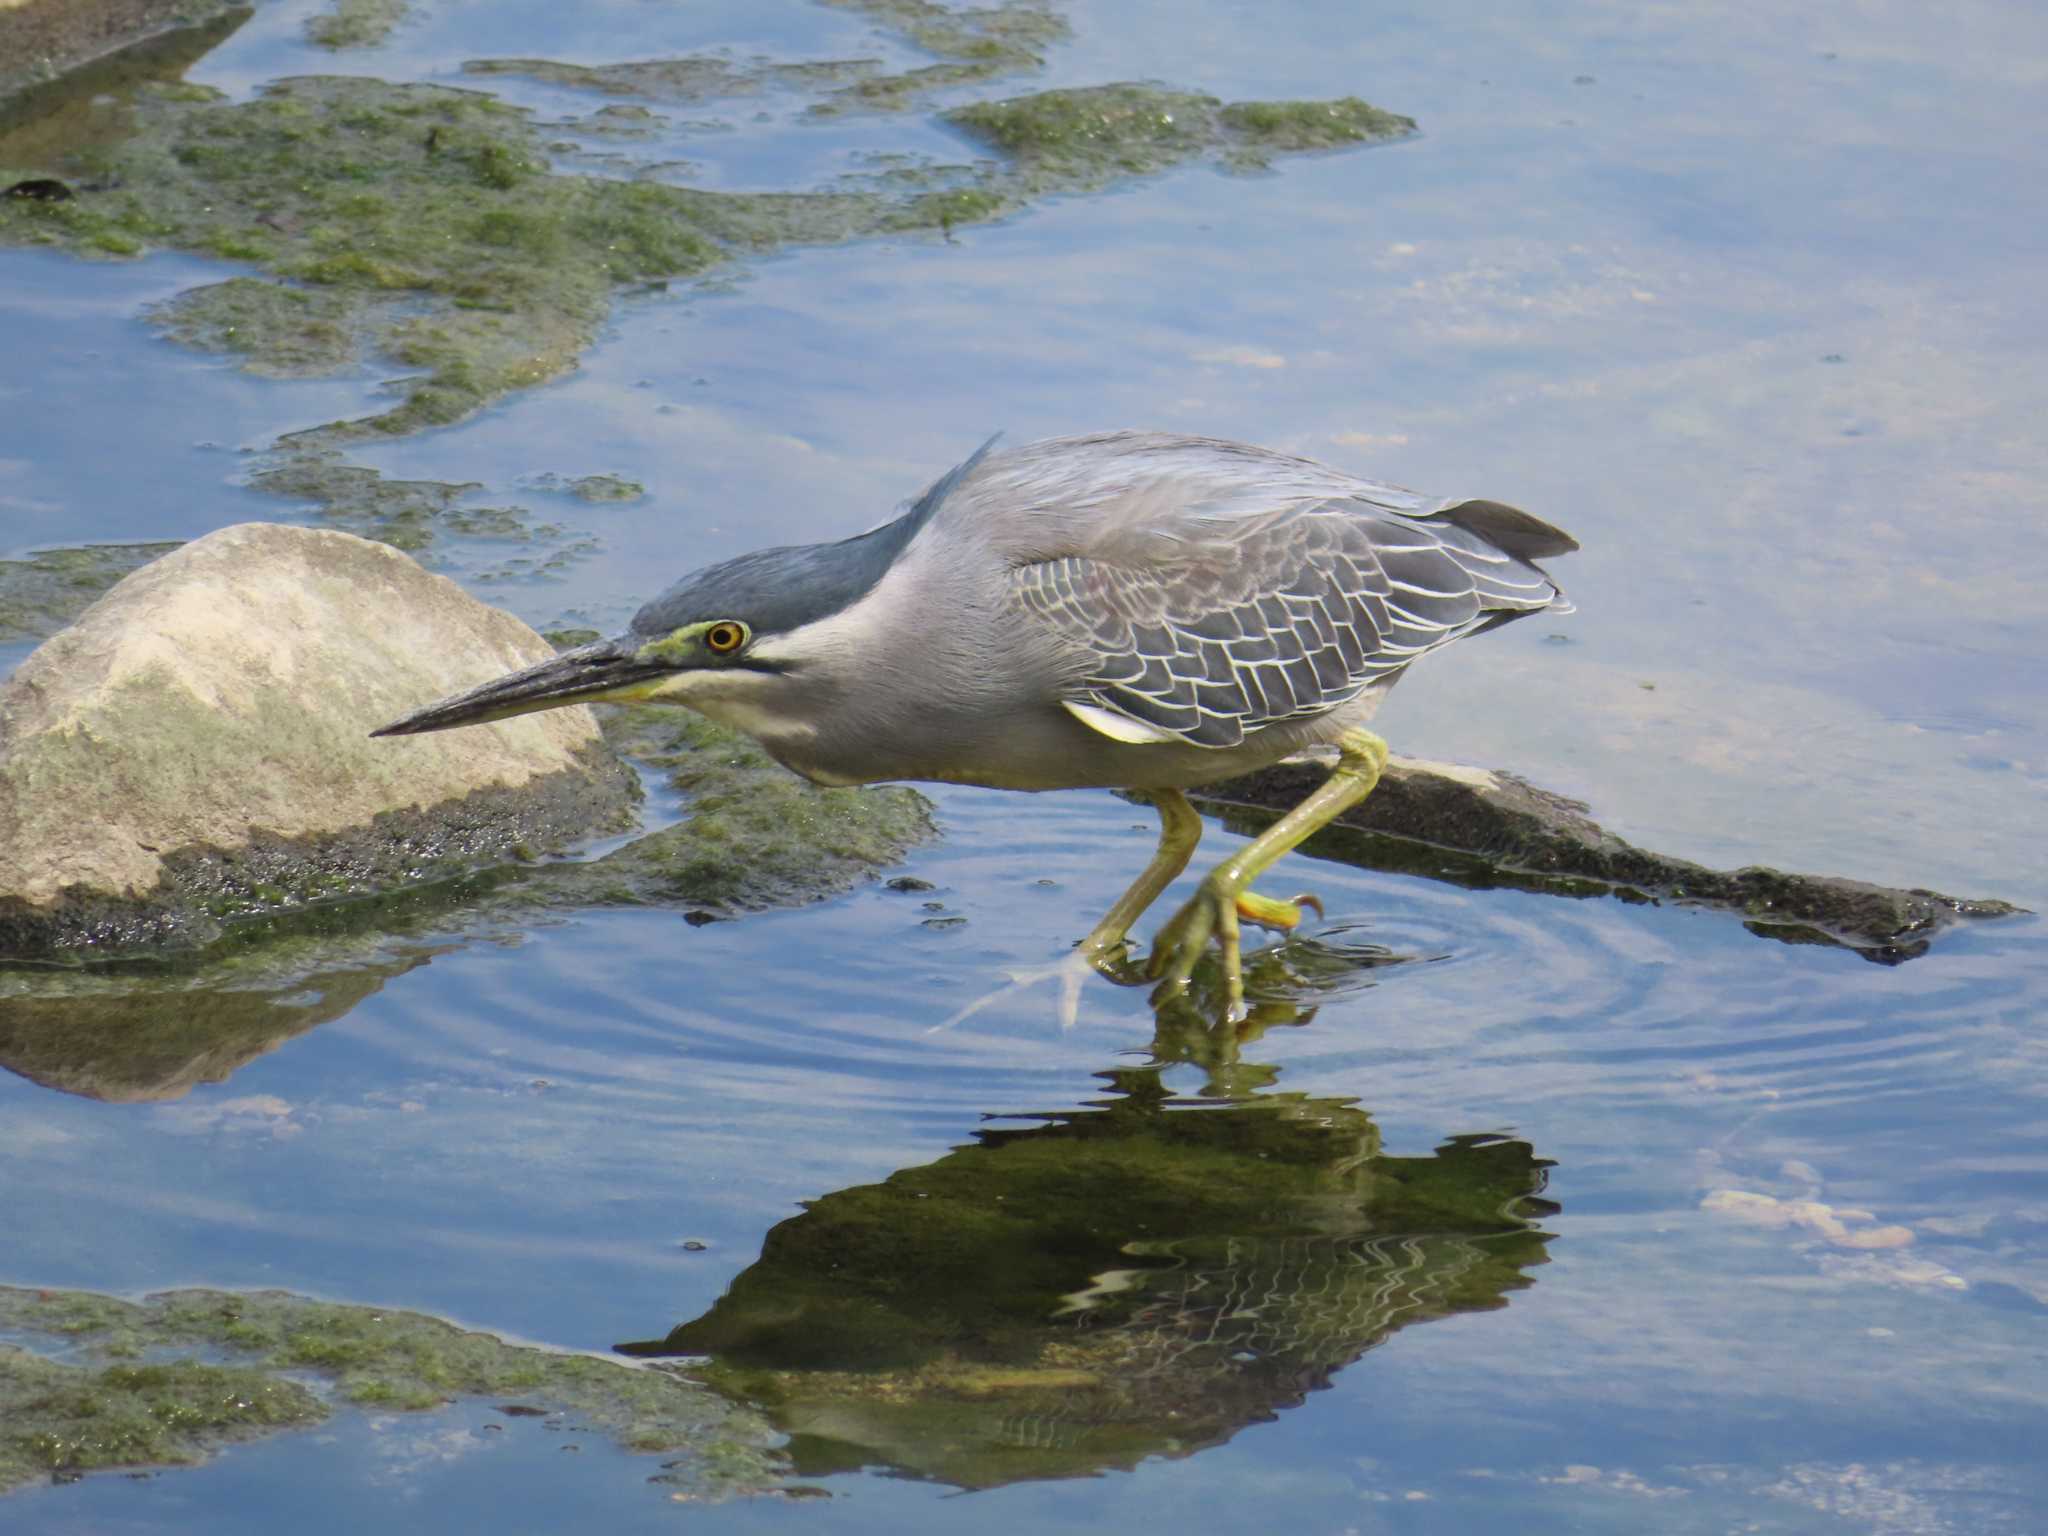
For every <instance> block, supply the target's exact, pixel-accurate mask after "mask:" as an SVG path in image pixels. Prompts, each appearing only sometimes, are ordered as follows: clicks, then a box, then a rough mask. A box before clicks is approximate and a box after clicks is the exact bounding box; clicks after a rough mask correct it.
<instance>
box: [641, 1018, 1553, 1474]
mask: <svg viewBox="0 0 2048 1536" xmlns="http://www.w3.org/2000/svg"><path fill="white" fill-rule="evenodd" d="M1256 1027H1257V1026H1254V1032H1255V1031H1256ZM1175 1033H1176V1031H1175V1027H1174V1026H1173V1025H1172V1024H1171V1023H1170V1022H1169V1023H1166V1024H1163V1025H1162V1030H1161V1040H1160V1041H1159V1042H1158V1045H1159V1046H1160V1047H1164V1049H1158V1050H1156V1051H1155V1059H1154V1061H1153V1063H1151V1064H1150V1065H1147V1066H1143V1067H1129V1068H1121V1069H1117V1070H1112V1071H1109V1072H1105V1073H1103V1074H1101V1075H1102V1076H1103V1078H1104V1079H1105V1080H1106V1082H1107V1083H1108V1085H1109V1087H1110V1090H1111V1091H1110V1093H1109V1094H1108V1095H1107V1096H1106V1097H1104V1098H1103V1099H1101V1100H1098V1101H1095V1102H1093V1103H1091V1104H1089V1105H1087V1106H1085V1107H1084V1108H1081V1109H1078V1110H1073V1111H1065V1112H1061V1113H1057V1114H1047V1115H1041V1116H1031V1117H1019V1118H1026V1119H1029V1120H1031V1121H1033V1122H1035V1123H1031V1124H1027V1125H1022V1126H1000V1127H999V1126H991V1127H989V1128H987V1129H984V1130H982V1131H979V1132H977V1133H976V1136H975V1139H974V1141H973V1142H972V1143H971V1144H969V1145H966V1146H963V1147H960V1148H958V1149H956V1150H955V1151H953V1152H952V1153H950V1154H949V1155H947V1156H946V1157H944V1158H941V1159H940V1160H939V1161H937V1162H935V1163H932V1164H929V1165H927V1166H925V1167H921V1168H910V1169H905V1170H904V1171H902V1172H900V1173H897V1174H895V1175H893V1176H891V1177H890V1178H889V1179H887V1180H885V1181H884V1182H882V1183H880V1184H872V1185H865V1186H862V1187H859V1188H854V1189H847V1190H841V1191H839V1192H837V1193H835V1194H830V1195H827V1196H825V1197H824V1198H823V1199H821V1200H818V1201H816V1202H814V1203H813V1204H811V1205H810V1206H809V1207H807V1208H806V1210H805V1211H804V1212H803V1214H801V1215H799V1216H795V1217H792V1218H791V1219H790V1220H788V1221H785V1222H783V1223H781V1224H780V1225H779V1226H777V1227H775V1228H774V1229H773V1230H772V1231H770V1232H769V1234H768V1236H767V1239H766V1241H765V1242H764V1244H763V1246H762V1252H761V1257H760V1258H759V1260H757V1261H756V1262H755V1263H754V1264H753V1265H752V1266H751V1267H750V1268H749V1269H747V1270H746V1271H744V1272H743V1273H742V1274H740V1275H739V1276H738V1278H737V1279H735V1280H734V1282H733V1284H732V1287H731V1289H730V1290H729V1291H728V1292H727V1294H726V1295H725V1296H724V1297H723V1298H721V1299H720V1300H719V1301H718V1303H717V1304H716V1305H715V1306H713V1307H712V1308H711V1310H710V1311H709V1312H707V1313H705V1314H704V1315H703V1316H702V1317H699V1318H697V1319H695V1320H694V1321H691V1322H687V1323H684V1324H682V1325H680V1326H679V1327H677V1328H675V1329H674V1330H673V1331H671V1332H670V1333H669V1335H668V1336H667V1337H666V1338H664V1339H661V1340H657V1341H650V1342H646V1343H637V1344H626V1345H621V1346H620V1348H621V1349H622V1350H623V1351H624V1352H626V1353H628V1354H634V1355H642V1356H673V1355H704V1356H708V1357H710V1358H709V1359H708V1361H706V1362H705V1363H703V1364H702V1365H700V1366H698V1367H697V1368H696V1369H695V1370H693V1372H692V1374H694V1375H697V1376H698V1377H700V1378H701V1379H702V1380H703V1381H705V1382H706V1383H707V1384H709V1385H711V1386H713V1387H715V1388H717V1389H718V1390H720V1391H721V1392H724V1393H726V1394H727V1395H728V1396H730V1397H732V1398H734V1399H736V1400H739V1401H743V1402H746V1403H748V1404H752V1405H756V1406H759V1407H761V1408H763V1409H764V1410H765V1411H767V1412H768V1413H769V1415H770V1416H771V1418H773V1419H774V1421H775V1422H776V1423H777V1425H778V1426H779V1427H780V1428H782V1429H783V1430H784V1431H786V1432H787V1433H788V1434H789V1435H790V1436H791V1439H790V1444H789V1447H788V1454H789V1455H790V1457H791V1459H792V1461H793V1463H794V1467H793V1470H794V1472H795V1473H796V1474H797V1475H798V1476H804V1477H816V1476H821V1475H825V1474H828V1473H832V1472H839V1471H847V1470H852V1469H855V1468H860V1467H881V1468H886V1469H889V1470H891V1471H894V1472H896V1473H898V1474H900V1475H907V1476H912V1477H918V1478H929V1479H932V1480H934V1481H938V1482H943V1483H949V1484H953V1485H955V1486H958V1487H962V1488H987V1487H994V1486H997V1485H1000V1484H1004V1483H1010V1482H1016V1481H1021V1480H1026V1479H1037V1478H1058V1477H1076V1476H1085V1475H1089V1474H1092V1473H1097V1472H1101V1471H1104V1470H1108V1469H1112V1468H1129V1467H1131V1466H1134V1465H1136V1464H1137V1463H1138V1462H1139V1461H1141V1460H1143V1459H1145V1458H1147V1457H1152V1456H1168V1457H1180V1456H1187V1455H1192V1454H1193V1453H1195V1452H1196V1451H1199V1450H1202V1449H1204V1448H1206V1447H1208V1446H1213V1445H1220V1444H1222V1443H1223V1442H1225V1441H1227V1440H1229V1439H1230V1438H1231V1437H1232V1436H1233V1435H1235V1434H1236V1433H1237V1431H1238V1430H1240V1429H1242V1428H1244V1427H1245V1426H1246V1425H1249V1424H1257V1423H1263V1422H1266V1421H1269V1420H1271V1419H1273V1418H1274V1417H1275V1416H1276V1415H1277V1414H1278V1413H1280V1412H1281V1411H1283V1410H1285V1409H1288V1408H1291V1407H1294V1406H1297V1405H1298V1404H1300V1403H1301V1402H1302V1401H1303V1400H1304V1398H1305V1397H1306V1396H1307V1394H1308V1393H1310V1392H1314V1391H1317V1390H1319V1389H1321V1388H1323V1387H1326V1386H1328V1385H1329V1384H1330V1382H1331V1380H1332V1378H1333V1377H1334V1376H1335V1375H1336V1373H1337V1372H1338V1371H1340V1370H1342V1369H1343V1368H1344V1367H1346V1366H1347V1365H1350V1364H1351V1363H1352V1362H1353V1361H1355V1360H1357V1359H1358V1358H1359V1357H1360V1356H1361V1355H1363V1354H1364V1353H1365V1352H1366V1351H1367V1350H1369V1349H1371V1348H1372V1347H1373V1346H1374V1345H1376V1344H1378V1343H1380V1342H1381V1341H1382V1340H1383V1339H1385V1338H1387V1337H1388V1336H1389V1335H1391V1334H1392V1333H1394V1332H1395V1331H1396V1330H1397V1329H1400V1328H1402V1327H1405V1326H1407V1325H1409V1324H1411V1323H1418V1322H1426V1321H1428V1320H1430V1319H1432V1318H1437V1317H1445V1316H1449V1315H1451V1314H1453V1313H1458V1312H1473V1311H1484V1310H1487V1309H1491V1308H1495V1307H1500V1306H1504V1305H1506V1299H1507V1294H1508V1293H1509V1292H1510V1291H1513V1290H1517V1289H1520V1288H1522V1287H1524V1286H1527V1285H1529V1284H1530V1283H1531V1278H1530V1276H1529V1275H1528V1273H1527V1271H1528V1270H1529V1269H1530V1268H1531V1267H1532V1266H1534V1265H1537V1264H1540V1263H1542V1262H1544V1259H1545V1247H1546V1244H1547V1242H1548V1239H1549V1234H1547V1233H1545V1232H1542V1231H1540V1230H1539V1229H1538V1228H1537V1227H1536V1226H1535V1225H1534V1223H1535V1222H1536V1221H1538V1220H1540V1219H1541V1218H1542V1217H1544V1216H1545V1215H1548V1214H1550V1213H1552V1212H1554V1211H1555V1210H1556V1207H1555V1206H1553V1205H1552V1204H1550V1202H1548V1201H1546V1200H1544V1199H1542V1198H1541V1197H1540V1195H1541V1191H1542V1190H1543V1188H1544V1182H1545V1170H1546V1169H1547V1168H1548V1167H1549V1166H1550V1164H1549V1163H1547V1162H1546V1161H1545V1160H1543V1159H1541V1158H1539V1157H1537V1156H1536V1155H1535V1153H1534V1151H1533V1150H1532V1149H1531V1148H1530V1147H1529V1146H1528V1145H1527V1144H1526V1143H1524V1142H1520V1141H1514V1140H1509V1139H1506V1138H1503V1137H1498V1136H1460V1137H1454V1138H1452V1139H1451V1140H1450V1141H1448V1142H1446V1143H1445V1144H1444V1145H1442V1146H1440V1147H1439V1148H1437V1150H1436V1151H1435V1152H1434V1153H1432V1154H1430V1155H1429V1156H1426V1157H1393V1156H1389V1155H1387V1154H1386V1153H1385V1152H1384V1151H1383V1150H1382V1148H1381V1145H1380V1135H1379V1131H1378V1128H1377V1127H1376V1126H1375V1125H1374V1124H1373V1121H1372V1119H1371V1117H1370V1116H1369V1115H1368V1114H1367V1113H1366V1112H1365V1111H1364V1110H1362V1109H1360V1108H1358V1107H1357V1105H1356V1104H1355V1103H1353V1102H1351V1101H1349V1100H1345V1099H1333V1098H1313V1097H1310V1096H1308V1095H1305V1094H1299V1093H1284V1092H1268V1093H1262V1094H1257V1095H1253V1096H1237V1097H1227V1098H1226V1097H1215V1098H1209V1097H1205V1098H1200V1099H1185V1098H1178V1097H1176V1096H1175V1095H1174V1094H1173V1093H1172V1092H1171V1091H1170V1090H1169V1089H1168V1088H1167V1087H1166V1085H1165V1084H1164V1082H1163V1081H1162V1079H1161V1067H1162V1066H1163V1065H1165V1064H1167V1063H1169V1062H1174V1061H1185V1060H1196V1059H1203V1058H1207V1057H1217V1056H1220V1057H1228V1056H1231V1055H1232V1054H1233V1053H1232V1052H1231V1051H1230V1050H1229V1049H1228V1047H1227V1045H1225V1046H1220V1047H1219V1046H1218V1044H1217V1042H1216V1041H1215V1040H1214V1038H1213V1037H1205V1039H1204V1040H1202V1041H1199V1042H1198V1041H1196V1040H1194V1039H1191V1038H1181V1039H1179V1040H1178V1041H1176V1040H1175V1039H1174V1038H1173V1036H1174V1035H1175ZM1205 1064H1207V1065H1209V1067H1210V1071H1211V1079H1212V1084H1213V1083H1214V1082H1215V1080H1216V1078H1217V1076H1218V1074H1219V1072H1222V1071H1223V1070H1224V1064H1223V1063H1222V1062H1220V1061H1211V1062H1206V1063H1205ZM1258 1070H1259V1069H1255V1068H1250V1067H1246V1066H1243V1065H1242V1064H1240V1065H1238V1066H1237V1067H1236V1069H1235V1071H1236V1075H1237V1076H1238V1078H1239V1079H1240V1080H1243V1079H1246V1078H1249V1077H1250V1076H1253V1075H1255V1073H1256V1072H1257V1071H1258ZM1265 1070H1266V1071H1267V1073H1268V1075H1270V1069H1265Z"/></svg>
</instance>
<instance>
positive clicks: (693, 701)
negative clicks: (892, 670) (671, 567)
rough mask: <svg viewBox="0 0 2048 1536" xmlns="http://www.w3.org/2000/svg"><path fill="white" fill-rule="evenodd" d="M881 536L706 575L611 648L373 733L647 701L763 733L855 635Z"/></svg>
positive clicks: (571, 654)
mask: <svg viewBox="0 0 2048 1536" xmlns="http://www.w3.org/2000/svg"><path fill="white" fill-rule="evenodd" d="M889 531H890V530H889V529H888V528H883V529H877V530H876V531H875V532H874V533H872V534H866V535H863V536H861V537H860V538H855V539H847V540H844V541H842V542H840V543H837V544H814V545H806V546H802V547H798V548H790V549H764V550H758V551H756V552H755V553H753V554H749V555H742V556H740V557H739V558H738V559H736V560H728V561H725V562H724V563H723V564H720V565H715V566H711V567H709V568H708V569H706V570H703V571H699V572H697V573H696V574H695V575H692V576H686V577H684V578H683V580H681V581H679V582H677V583H676V584H675V585H674V586H673V587H671V588H669V590H668V591H666V592H664V593H663V594H662V595H661V596H660V597H657V598H656V599H654V601H653V602H651V603H649V604H647V606H646V607H644V608H642V609H641V610H640V611H639V613H637V614H636V615H634V618H633V623H632V626H631V627H630V628H629V629H628V630H627V631H626V633H624V634H623V635H620V636H618V637H616V638H615V639H611V640H599V641H597V642H595V643H594V644H591V645H582V646H578V647H576V648H575V649H574V650H570V651H564V652H563V653H562V654H561V655H559V656H556V657H554V658H553V659H552V660H549V661H543V662H539V663H537V664H536V665H534V666H531V667H526V668H523V669H522V670H520V671H518V672H513V673H510V674H508V675H506V676H504V677H500V678H495V679H493V680H492V681H490V682H487V683H484V684H483V685H481V686H480V687H476V688H472V689H470V690H468V691H467V692H465V693H459V694H456V695H455V696H453V697H452V698H447V699H443V700H441V701H440V702H439V703H436V704H430V705H428V706H427V707H426V708H425V709H421V710H418V711H416V712H415V713H413V714H410V715H407V716H406V717H405V718H404V719H402V720H394V721H393V722H392V723H391V724H389V725H387V726H384V727H382V728H380V729H378V730H375V731H372V732H371V733H370V734H371V735H373V736H412V735H417V734H419V733H420V732H423V731H445V730H448V729H450V728H452V727H454V726H458V725H480V724H483V723H484V722H486V721H491V720H505V719H509V718H511V717H512V716H514V715H524V714H531V713H532V712H533V711H535V710H541V709H554V708H557V707H558V706H560V705H564V704H591V703H597V702H600V701H613V702H630V701H634V700H643V699H660V700H663V701H665V702H671V703H677V704H687V705H690V706H691V707H693V708H696V709H700V710H702V711H703V712H704V713H705V714H708V715H711V716H713V717H714V718H719V719H724V720H726V721H727V722H728V723H731V724H736V725H740V726H742V727H743V728H749V729H754V730H755V731H756V733H757V734H759V733H760V727H761V723H763V722H767V721H775V720H776V719H777V718H778V717H780V716H786V715H788V714H789V712H790V711H791V710H792V709H799V708H801V705H800V704H799V703H798V696H799V695H800V694H801V693H802V692H803V691H804V690H802V689H801V688H800V687H798V686H796V685H797V684H798V683H799V682H800V681H801V680H802V679H804V678H805V677H806V676H807V675H809V674H811V673H813V672H814V671H815V670H816V669H817V667H818V666H819V665H820V664H823V663H826V662H829V661H830V660H831V659H832V658H833V655H834V653H835V649H836V650H843V649H844V647H845V645H846V642H847V638H848V631H849V627H850V628H851V629H852V631H853V632H855V633H857V632H858V630H859V628H860V624H859V616H858V613H857V612H856V610H857V609H858V608H859V605H860V604H861V601H862V599H863V598H865V597H867V596H868V594H869V593H870V592H871V591H872V590H873V588H874V586H875V584H876V582H877V581H879V580H880V578H881V576H882V574H883V572H885V571H886V570H887V569H888V566H889V564H890V562H891V560H893V559H894V557H895V554H896V553H897V550H896V548H894V547H890V544H889V541H887V540H884V539H882V538H880V535H882V534H886V533H888V532H889ZM778 704H780V705H781V706H782V707H780V708H778ZM787 723H788V724H791V725H795V724H800V723H801V722H800V720H798V719H790V720H788V721H787Z"/></svg>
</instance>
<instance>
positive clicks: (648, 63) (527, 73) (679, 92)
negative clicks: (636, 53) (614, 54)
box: [462, 53, 881, 102]
mask: <svg viewBox="0 0 2048 1536" xmlns="http://www.w3.org/2000/svg"><path fill="white" fill-rule="evenodd" d="M880 67H881V66H880V65H879V64H878V63H877V62H876V61H875V60H873V59H834V60H827V61H823V62H819V63H810V64H781V63H777V62H775V61H774V60H772V59H753V60H750V61H748V62H746V63H735V62H734V61H733V60H732V59H730V58H727V57H725V56H724V55H722V54H715V53H699V54H687V55H685V56H683V57H681V58H674V59H625V60H621V61H619V62H617V63H613V64H570V63H567V62H565V61H563V60H560V59H520V58H507V59H467V60H465V61H464V62H463V65H462V72H463V73H464V74H466V75H477V76H481V77H490V76H494V75H516V76H519V77H521V78H523V79H527V80H537V81H539V82H541V83H542V84H543V85H560V86H567V87H568V88H570V89H571V90H579V91H597V92H600V93H602V94H604V95H607V96H639V97H645V98H648V99H651V100H656V101H674V102H702V101H722V100H728V99H731V98H733V97H740V96H754V95H759V94H760V93H762V92H763V91H774V90H783V91H799V92H809V91H815V90H817V89H819V88H820V87H824V86H838V85H841V84H843V83H844V82H846V81H849V80H858V79H860V78H862V77H864V76H867V75H869V74H872V73H874V72H875V71H877V70H878V69H880Z"/></svg>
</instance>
